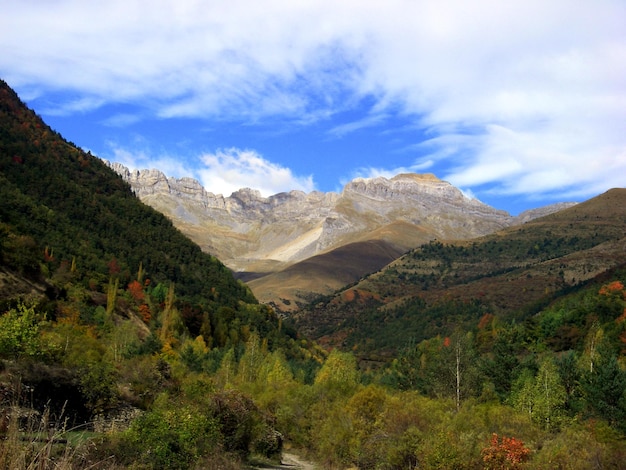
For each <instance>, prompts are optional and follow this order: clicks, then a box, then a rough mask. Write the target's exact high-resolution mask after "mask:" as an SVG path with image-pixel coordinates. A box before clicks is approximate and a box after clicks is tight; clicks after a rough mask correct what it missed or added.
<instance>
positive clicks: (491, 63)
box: [0, 0, 626, 214]
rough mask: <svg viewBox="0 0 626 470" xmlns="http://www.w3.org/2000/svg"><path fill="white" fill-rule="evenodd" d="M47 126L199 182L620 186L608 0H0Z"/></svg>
mask: <svg viewBox="0 0 626 470" xmlns="http://www.w3.org/2000/svg"><path fill="white" fill-rule="evenodd" d="M0 11H2V15H0V51H1V53H0V78H2V79H4V80H5V81H7V83H8V84H9V85H10V86H12V87H13V88H14V89H15V90H16V91H17V92H18V93H19V94H20V96H21V98H22V99H23V100H24V101H25V102H26V103H27V104H28V105H29V106H30V107H32V108H33V109H35V111H36V112H37V113H39V114H40V115H41V116H42V117H43V118H44V119H45V120H46V121H47V122H48V123H49V124H50V125H51V126H52V127H53V128H54V129H56V130H57V131H59V132H60V133H61V134H62V135H63V136H64V137H65V138H67V139H68V140H70V141H72V142H74V143H75V144H77V145H79V146H80V147H83V148H84V149H86V150H90V151H91V152H92V153H94V154H95V155H98V156H100V157H102V158H104V159H108V160H111V161H117V162H120V163H123V164H125V165H127V166H129V167H131V168H137V169H142V168H158V169H160V170H162V171H163V172H165V173H166V174H168V175H170V176H176V177H182V176H191V177H195V178H197V179H198V180H200V181H201V183H202V184H203V185H204V186H205V188H206V189H207V190H208V191H211V192H213V193H216V194H224V195H230V193H231V192H233V191H235V190H237V189H239V188H241V187H251V188H255V189H259V190H260V191H261V192H262V193H263V194H264V195H266V196H268V195H271V194H274V193H277V192H281V191H288V190H290V189H301V190H304V191H307V192H308V191H312V190H320V191H340V190H341V188H342V186H343V184H345V183H346V182H347V181H349V180H351V179H353V178H355V177H357V176H361V177H372V176H386V177H391V176H393V175H395V174H398V173H401V172H417V173H434V174H435V175H436V176H438V177H439V178H441V179H444V180H446V181H449V182H450V183H452V184H454V185H455V186H457V187H458V188H460V189H461V190H463V191H464V192H466V194H468V195H472V196H474V197H477V198H478V199H480V200H481V201H483V202H486V203H488V204H490V205H492V206H494V207H497V208H499V209H504V210H507V211H509V212H511V213H512V214H517V213H519V212H520V211H522V210H525V209H528V208H533V207H538V206H541V205H544V204H548V203H552V202H557V201H570V200H577V201H581V200H584V199H587V198H589V197H593V196H595V195H597V194H600V193H602V192H604V191H606V190H607V189H610V188H612V187H625V186H626V179H625V176H624V175H626V28H625V27H624V18H626V2H623V1H622V0H615V1H613V0H599V1H597V2H591V1H587V0H551V1H549V2H546V1H545V0H523V1H520V0H510V1H507V2H501V1H495V0H491V1H485V0H473V1H467V0H438V1H435V0H433V1H424V0H389V1H385V2H380V1H370V0H359V1H357V0H343V1H336V0H334V1H330V0H302V1H286V0H280V1H279V0H266V1H263V2H259V1H254V0H229V1H228V2H225V1H212V0H204V1H203V0H171V1H169V0H168V1H166V0H150V1H148V0H107V1H106V2H104V1H103V2H87V1H84V0H54V1H49V0H21V1H19V2H16V1H14V0H0Z"/></svg>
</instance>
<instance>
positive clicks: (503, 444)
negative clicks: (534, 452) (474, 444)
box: [482, 433, 530, 470]
mask: <svg viewBox="0 0 626 470" xmlns="http://www.w3.org/2000/svg"><path fill="white" fill-rule="evenodd" d="M482 457H483V463H484V465H485V466H484V468H485V469H492V470H513V469H517V468H521V464H522V463H523V462H525V461H526V460H528V458H529V457H530V449H528V448H527V447H526V446H524V443H523V442H522V441H521V440H519V439H515V438H514V437H506V436H502V438H499V437H498V435H497V434H496V433H494V434H492V436H491V441H490V444H489V446H488V447H485V448H484V449H483V450H482Z"/></svg>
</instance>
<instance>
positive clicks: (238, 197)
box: [107, 162, 573, 312]
mask: <svg viewBox="0 0 626 470" xmlns="http://www.w3.org/2000/svg"><path fill="white" fill-rule="evenodd" d="M107 163H108V164H109V165H110V166H111V168H113V169H114V170H115V171H116V172H117V173H119V174H120V175H121V176H122V177H123V179H124V180H125V181H126V182H128V183H129V184H130V186H131V188H132V189H133V191H134V192H135V194H136V195H137V196H138V197H139V198H140V199H141V200H142V201H143V202H144V203H146V204H148V205H150V206H152V207H153V208H155V209H157V210H158V211H160V212H162V213H164V214H165V215H167V216H168V217H169V218H170V219H171V220H172V221H173V223H174V225H175V226H176V227H177V228H179V229H180V230H181V231H182V232H183V233H185V234H186V235H187V236H189V237H190V238H191V239H192V240H193V241H195V242H196V243H197V244H198V245H200V246H201V247H202V249H203V250H204V251H206V252H209V253H211V254H213V255H215V256H216V257H217V258H219V259H220V260H222V262H224V263H225V264H226V265H227V266H228V267H229V268H230V269H232V270H233V271H234V272H235V273H236V275H237V276H238V277H239V278H240V279H242V280H244V281H246V282H247V283H248V284H249V286H250V287H251V289H252V291H253V292H254V294H255V296H256V297H257V298H258V299H259V300H260V301H262V302H264V303H269V304H271V305H273V306H274V308H276V309H277V310H279V311H281V312H293V311H295V310H296V309H297V308H299V306H302V305H304V304H306V303H307V302H308V301H310V300H311V299H313V298H314V297H315V296H317V295H320V294H329V293H330V292H333V291H334V290H336V289H338V288H340V287H342V286H344V285H346V284H350V283H352V282H354V281H356V280H358V279H360V278H361V277H362V276H364V275H366V274H369V273H371V272H374V271H377V270H378V269H381V268H382V267H384V266H385V265H387V264H388V263H390V262H392V261H393V260H395V259H397V258H398V257H399V256H400V255H402V254H403V253H405V252H406V251H408V250H410V249H412V248H415V247H417V246H419V245H421V244H423V243H426V242H428V241H430V240H434V239H438V240H467V239H472V238H475V237H478V236H482V235H486V234H489V233H493V232H496V231H498V230H501V229H504V228H506V227H511V226H515V225H519V224H521V223H524V222H527V221H529V220H532V219H534V218H536V217H540V216H543V215H546V214H550V213H552V212H555V211H558V210H561V209H564V208H566V207H570V206H571V205H573V203H563V204H555V205H551V206H547V207H542V208H538V209H535V210H530V211H526V212H524V213H522V214H520V215H519V216H517V217H513V216H511V215H509V214H508V213H507V212H505V211H502V210H498V209H495V208H493V207H490V206H488V205H486V204H483V203H482V202H480V201H478V200H477V199H474V198H469V197H467V196H466V195H464V193H463V192H461V191H460V190H459V189H457V188H455V187H454V186H452V185H451V184H450V183H448V182H446V181H442V180H440V179H438V178H437V177H436V176H434V175H432V174H399V175H397V176H395V177H393V178H391V179H387V178H383V177H377V178H370V179H365V178H357V179H355V180H353V181H350V182H349V183H348V184H346V185H345V186H344V188H343V190H342V192H341V193H335V192H328V193H322V192H316V191H315V192H311V193H308V194H306V193H304V192H302V191H290V192H287V193H280V194H275V195H273V196H270V197H263V196H262V195H261V194H260V193H259V192H258V191H256V190H254V189H249V188H243V189H240V190H238V191H236V192H234V193H233V194H231V195H230V196H227V197H225V196H223V195H215V194H213V193H211V192H209V191H207V190H206V189H205V188H204V187H203V186H202V185H201V184H200V182H198V181H197V180H195V179H192V178H173V177H168V176H166V175H165V174H164V173H162V172H161V171H159V170H156V169H150V170H132V171H131V170H129V169H128V168H127V167H125V166H123V165H121V164H119V163H109V162H107Z"/></svg>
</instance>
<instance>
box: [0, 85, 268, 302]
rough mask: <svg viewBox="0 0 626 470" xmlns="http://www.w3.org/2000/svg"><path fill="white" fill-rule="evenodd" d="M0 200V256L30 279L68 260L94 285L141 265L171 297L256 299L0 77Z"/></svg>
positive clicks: (12, 282)
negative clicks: (169, 288) (170, 287)
mask: <svg viewBox="0 0 626 470" xmlns="http://www.w3.org/2000/svg"><path fill="white" fill-rule="evenodd" d="M0 201H2V202H1V203H0V261H2V265H3V266H4V267H5V270H6V269H10V270H12V271H13V272H17V273H19V275H20V276H25V277H26V278H30V279H33V281H32V282H36V283H39V284H41V280H42V279H43V278H45V277H46V276H49V277H52V276H53V275H55V274H56V273H57V272H59V270H61V271H62V270H69V269H70V267H71V269H73V271H72V272H76V273H80V275H81V276H82V277H83V278H84V279H85V281H84V282H85V283H86V284H89V283H90V284H91V285H93V286H94V287H98V286H100V287H101V286H103V285H106V284H107V283H108V281H109V276H110V274H111V273H112V272H115V273H119V275H120V276H121V280H122V281H124V280H128V279H130V278H131V277H132V274H131V273H133V274H134V273H136V272H137V271H138V270H141V271H143V272H144V273H146V274H147V276H149V278H150V279H151V281H152V282H153V283H155V285H156V284H158V283H165V284H169V283H175V284H176V285H177V286H178V287H177V294H178V295H180V296H183V297H187V298H189V299H193V300H194V301H202V302H204V303H206V304H211V303H212V304H214V306H215V307H216V308H217V307H218V306H220V305H228V306H230V307H233V308H236V307H237V305H238V304H239V302H240V301H245V302H252V303H256V299H255V298H254V297H253V295H252V293H251V292H250V291H249V290H248V289H247V288H246V287H245V286H244V285H243V284H241V283H240V282H238V281H237V280H235V279H234V278H233V276H232V273H231V271H230V270H228V269H227V268H226V267H225V266H224V264H223V263H221V262H220V261H219V260H218V259H216V258H215V257H212V256H210V255H208V254H206V253H203V252H202V250H201V249H200V248H199V247H198V246H197V245H196V244H194V243H193V242H191V241H190V240H189V239H188V238H187V237H185V236H184V235H183V234H182V233H181V232H180V231H179V230H177V229H176V228H175V227H174V226H173V225H172V223H171V221H170V220H169V219H167V218H165V217H164V216H163V215H162V214H161V213H159V212H157V211H155V210H154V209H152V208H150V207H149V206H147V205H145V204H143V203H142V202H141V201H139V199H137V198H136V197H135V195H134V194H133V192H132V191H131V189H130V187H129V186H128V184H127V183H125V182H124V181H123V180H122V179H121V178H120V177H119V175H117V174H116V173H115V172H114V171H112V170H111V169H110V168H109V167H108V166H107V165H105V164H104V163H103V162H102V161H101V160H100V159H99V158H96V157H94V156H92V155H91V154H89V153H85V152H83V151H82V150H80V149H78V148H77V147H76V146H75V145H73V144H72V143H70V142H68V141H66V140H65V139H63V138H62V137H61V136H60V135H59V134H58V133H56V132H55V131H53V130H52V129H50V128H49V127H48V126H47V125H46V124H45V123H44V122H43V121H42V120H41V119H40V118H39V117H38V116H37V115H36V114H35V113H34V112H33V111H31V110H30V109H28V108H27V107H26V106H25V105H24V104H23V103H22V102H21V101H20V99H19V97H18V96H17V94H15V92H14V91H13V90H12V89H11V88H10V87H9V86H8V85H7V84H6V83H4V82H0ZM42 268H45V269H44V271H45V272H43V273H42V272H41V269H42ZM36 278H42V279H36ZM16 279H17V278H16V277H14V276H13V277H11V276H9V275H8V274H7V275H5V276H4V281H3V282H2V283H0V284H2V285H5V286H7V289H9V287H10V288H11V289H12V290H13V291H16V289H17V287H16V282H17V281H16ZM17 284H19V283H17ZM22 284H23V283H22ZM11 286H12V287H11ZM38 288H39V290H42V289H45V286H41V285H40V286H39V287H38ZM98 288H99V287H98ZM25 289H26V290H29V289H31V287H28V286H26V287H25ZM17 290H19V289H17ZM216 292H219V293H220V297H219V299H218V298H217V296H216Z"/></svg>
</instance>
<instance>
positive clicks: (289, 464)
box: [278, 452, 319, 470]
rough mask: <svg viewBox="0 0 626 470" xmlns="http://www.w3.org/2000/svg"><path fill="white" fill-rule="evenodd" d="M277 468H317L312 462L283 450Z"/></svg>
mask: <svg viewBox="0 0 626 470" xmlns="http://www.w3.org/2000/svg"><path fill="white" fill-rule="evenodd" d="M278 468H284V469H292V470H294V469H298V470H317V469H318V468H319V467H317V466H316V465H315V464H314V463H312V462H307V461H306V460H302V458H301V457H300V456H299V455H296V454H292V453H290V452H284V453H283V458H282V463H281V465H280V466H279V467H278Z"/></svg>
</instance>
